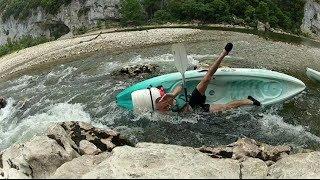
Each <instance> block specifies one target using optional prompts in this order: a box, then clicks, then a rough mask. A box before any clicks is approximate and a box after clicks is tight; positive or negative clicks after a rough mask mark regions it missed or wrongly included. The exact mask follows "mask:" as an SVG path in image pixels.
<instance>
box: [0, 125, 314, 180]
mask: <svg viewBox="0 0 320 180" xmlns="http://www.w3.org/2000/svg"><path fill="white" fill-rule="evenodd" d="M319 157H320V152H317V151H313V152H312V151H310V152H304V153H297V154H294V153H293V151H292V147H289V146H271V145H267V144H264V143H260V142H257V141H255V140H253V139H248V138H241V139H238V141H236V142H235V143H232V144H229V145H226V146H221V147H200V148H193V147H182V146H178V145H168V144H154V143H144V142H142V143H138V144H133V143H131V142H130V141H128V140H126V139H125V138H123V137H122V135H121V134H119V133H118V132H116V131H113V130H110V129H109V130H106V129H99V128H95V127H93V126H92V125H91V124H88V123H84V122H63V123H59V124H52V125H51V126H50V127H49V128H48V130H47V134H46V135H42V136H35V137H34V138H32V139H31V140H29V141H28V142H25V143H23V144H15V145H12V146H11V147H10V148H8V149H6V150H4V151H2V152H1V154H0V162H1V163H0V168H1V171H0V172H1V173H0V175H1V178H9V179H15V178H59V179H62V178H232V179H247V178H272V179H273V178H318V177H320V170H319V169H320V163H319V161H318V158H319Z"/></svg>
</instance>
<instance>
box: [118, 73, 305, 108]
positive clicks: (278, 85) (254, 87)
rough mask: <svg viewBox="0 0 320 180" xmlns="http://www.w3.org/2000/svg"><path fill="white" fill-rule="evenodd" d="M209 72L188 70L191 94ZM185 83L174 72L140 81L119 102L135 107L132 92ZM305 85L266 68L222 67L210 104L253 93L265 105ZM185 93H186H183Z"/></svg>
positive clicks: (210, 92) (209, 95)
mask: <svg viewBox="0 0 320 180" xmlns="http://www.w3.org/2000/svg"><path fill="white" fill-rule="evenodd" d="M205 74H206V71H203V70H202V71H201V70H200V71H199V70H193V71H187V72H186V73H185V78H186V87H187V91H188V94H191V92H192V91H193V90H194V89H195V88H196V86H197V84H198V83H199V82H200V81H201V79H202V78H203V77H204V75H205ZM180 84H182V76H181V73H179V72H178V73H171V74H166V75H162V76H158V77H154V78H151V79H147V80H145V81H142V82H139V83H137V84H135V85H133V86H130V87H128V88H127V89H125V90H123V91H122V92H120V93H119V94H118V95H117V97H116V100H117V104H118V106H120V107H123V108H126V109H129V110H132V109H133V105H132V99H131V93H132V92H134V91H136V90H140V89H146V88H148V87H158V86H162V87H163V88H164V89H165V91H166V92H170V91H172V90H173V89H174V88H175V87H176V86H177V85H180ZM305 87H306V86H305V84H304V83H303V82H302V81H300V80H299V79H297V78H294V77H292V76H289V75H286V74H283V73H279V72H275V71H270V70H264V69H247V68H219V69H218V70H217V72H216V73H215V75H214V79H212V80H211V82H210V84H209V85H208V88H207V90H206V94H205V95H206V97H207V99H206V103H207V104H225V103H228V102H231V101H234V100H240V99H245V98H247V97H248V96H249V95H250V96H252V97H254V98H256V99H257V100H259V101H260V102H261V104H262V105H270V104H274V103H278V102H281V101H284V100H286V99H289V98H291V97H293V96H295V95H297V94H298V93H300V92H302V91H303V90H304V89H305ZM180 96H183V93H182V94H181V95H180Z"/></svg>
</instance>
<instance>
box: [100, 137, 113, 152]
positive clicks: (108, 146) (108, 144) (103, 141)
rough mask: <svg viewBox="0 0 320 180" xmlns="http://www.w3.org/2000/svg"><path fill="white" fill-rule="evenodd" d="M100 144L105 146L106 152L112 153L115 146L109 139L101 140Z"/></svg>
mask: <svg viewBox="0 0 320 180" xmlns="http://www.w3.org/2000/svg"><path fill="white" fill-rule="evenodd" d="M101 142H102V143H103V144H105V145H106V146H107V149H108V151H112V149H113V148H115V147H116V145H115V144H113V143H112V142H111V139H101Z"/></svg>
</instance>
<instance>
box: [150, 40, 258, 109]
mask: <svg viewBox="0 0 320 180" xmlns="http://www.w3.org/2000/svg"><path fill="white" fill-rule="evenodd" d="M232 48H233V44H232V43H228V44H227V45H226V46H225V49H224V50H223V52H222V53H221V54H220V56H219V57H218V58H217V60H216V61H215V62H214V63H213V64H212V65H211V66H210V67H209V69H208V71H207V73H206V75H205V76H204V77H203V79H202V80H201V81H200V83H199V84H198V85H197V87H196V88H195V89H194V91H193V92H192V94H191V97H190V98H189V102H188V103H186V102H185V103H177V100H180V101H181V99H176V97H177V96H178V95H179V94H180V93H182V92H183V88H182V86H177V87H176V88H175V89H174V90H173V91H172V92H171V93H163V92H162V93H161V94H162V95H161V97H159V98H157V99H156V101H155V109H156V110H158V111H160V112H167V111H174V112H190V111H193V110H196V109H201V110H202V111H204V112H219V111H225V110H230V109H234V108H238V107H241V106H247V105H256V106H260V102H259V101H258V100H256V99H254V98H253V97H252V96H248V98H247V99H243V100H236V101H232V102H229V103H227V104H206V103H205V101H206V96H205V91H206V89H207V87H208V85H209V83H210V81H211V80H212V78H213V75H214V73H215V72H216V71H217V69H218V68H219V65H220V64H221V62H222V60H223V58H224V57H225V56H227V55H228V53H229V52H230V51H231V50H232ZM179 104H180V107H179ZM181 104H182V105H181Z"/></svg>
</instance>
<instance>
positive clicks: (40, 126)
mask: <svg viewBox="0 0 320 180" xmlns="http://www.w3.org/2000/svg"><path fill="white" fill-rule="evenodd" d="M13 103H14V101H13V100H9V104H8V106H7V107H6V108H4V110H2V111H1V114H0V120H1V134H0V137H1V141H0V149H4V148H7V147H8V146H10V145H11V144H12V143H21V142H24V141H26V140H28V139H30V138H32V137H33V136H34V135H39V134H43V133H44V132H45V131H46V129H47V127H48V126H49V125H50V124H51V123H56V122H65V121H83V122H88V123H90V122H91V117H90V115H89V114H88V113H86V112H85V111H84V108H83V105H82V104H68V103H59V104H54V105H51V106H49V107H47V108H46V109H47V110H46V112H43V113H39V114H35V115H33V116H28V117H26V118H24V119H22V120H21V121H20V122H19V121H18V120H17V119H16V118H14V117H12V115H13V114H14V113H15V112H16V111H18V109H15V107H14V106H13Z"/></svg>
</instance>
